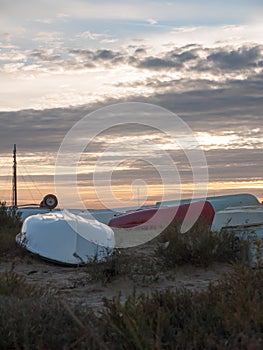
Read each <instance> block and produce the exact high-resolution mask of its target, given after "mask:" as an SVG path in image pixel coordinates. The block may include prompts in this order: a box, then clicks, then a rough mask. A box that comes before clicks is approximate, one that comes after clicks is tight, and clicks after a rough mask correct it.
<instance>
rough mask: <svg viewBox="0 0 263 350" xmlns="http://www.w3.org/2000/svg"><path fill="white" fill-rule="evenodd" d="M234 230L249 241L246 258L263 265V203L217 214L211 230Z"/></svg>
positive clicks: (255, 264) (254, 264)
mask: <svg viewBox="0 0 263 350" xmlns="http://www.w3.org/2000/svg"><path fill="white" fill-rule="evenodd" d="M222 230H224V231H225V232H232V233H234V234H235V237H237V238H238V239H242V240H245V241H246V242H247V243H248V249H247V256H246V260H247V263H248V265H249V266H251V267H258V266H262V267H263V205H256V206H246V207H232V208H227V209H225V210H221V211H218V212H217V213H216V214H215V217H214V220H213V223H212V227H211V231H213V232H222Z"/></svg>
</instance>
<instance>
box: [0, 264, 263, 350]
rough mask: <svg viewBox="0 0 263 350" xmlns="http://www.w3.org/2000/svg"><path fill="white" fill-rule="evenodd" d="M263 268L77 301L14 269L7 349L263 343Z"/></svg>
mask: <svg viewBox="0 0 263 350" xmlns="http://www.w3.org/2000/svg"><path fill="white" fill-rule="evenodd" d="M262 310H263V271H260V270H250V269H248V268H245V267H242V268H241V267H240V268H238V269H236V271H235V272H234V273H233V275H229V276H227V277H225V278H223V279H222V280H221V281H219V282H218V284H217V285H210V286H209V288H208V290H206V291H204V292H190V291H187V290H177V291H171V290H167V291H162V292H158V291H155V292H153V293H152V295H139V296H137V295H136V293H134V294H133V296H131V297H130V298H128V300H127V301H126V302H125V303H124V304H123V303H121V302H120V298H119V296H117V297H115V298H114V299H113V300H105V306H104V309H103V310H101V312H100V314H98V313H96V314H95V313H94V312H92V311H91V310H90V309H88V308H87V306H86V307H84V306H83V305H76V306H72V305H71V306H70V305H69V304H68V303H67V302H66V301H65V299H62V298H61V297H60V296H56V295H55V294H54V293H52V292H49V291H48V290H46V289H43V288H41V289H38V288H36V287H32V286H31V285H29V284H27V283H26V281H25V280H24V279H23V278H22V277H20V276H18V275H16V274H15V273H14V272H12V271H10V272H6V273H4V274H2V275H1V274H0V348H1V349H29V350H31V349H39V350H40V349H92V350H100V349H104V350H107V349H109V350H112V349H116V350H139V349H141V350H153V349H156V350H157V349H160V350H161V349H165V350H166V349H248V348H249V349H253V350H260V349H262V346H263V313H262Z"/></svg>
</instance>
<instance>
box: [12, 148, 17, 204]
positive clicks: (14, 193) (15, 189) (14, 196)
mask: <svg viewBox="0 0 263 350" xmlns="http://www.w3.org/2000/svg"><path fill="white" fill-rule="evenodd" d="M12 202H13V207H17V176H16V144H14V149H13V198H12Z"/></svg>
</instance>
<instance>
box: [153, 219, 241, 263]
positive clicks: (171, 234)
mask: <svg viewBox="0 0 263 350" xmlns="http://www.w3.org/2000/svg"><path fill="white" fill-rule="evenodd" d="M160 241H161V244H160V245H159V247H158V248H157V250H156V253H157V255H158V256H161V257H163V259H164V263H165V266H167V267H168V268H171V267H174V266H176V265H184V264H191V265H195V266H203V267H207V266H208V265H209V264H211V263H213V262H216V261H218V262H228V261H233V260H235V259H236V249H237V248H238V247H236V244H235V241H236V240H235V237H234V235H233V234H231V233H224V234H212V233H211V232H210V226H209V225H204V224H200V223H197V224H195V225H194V226H193V227H192V228H191V229H190V230H189V231H188V232H186V233H181V232H180V227H179V226H175V225H170V226H169V227H167V228H166V229H165V230H164V231H163V232H162V234H161V236H160ZM165 242H167V246H165V245H164V244H163V243H165Z"/></svg>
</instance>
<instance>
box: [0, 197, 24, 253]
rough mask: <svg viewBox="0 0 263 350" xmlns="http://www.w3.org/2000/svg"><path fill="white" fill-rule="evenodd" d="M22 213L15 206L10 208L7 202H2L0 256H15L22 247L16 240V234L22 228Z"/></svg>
mask: <svg viewBox="0 0 263 350" xmlns="http://www.w3.org/2000/svg"><path fill="white" fill-rule="evenodd" d="M21 225H22V223H21V220H20V214H19V213H18V212H17V210H16V209H15V208H8V207H7V206H6V203H5V202H0V257H3V256H6V255H11V256H14V255H16V254H17V253H18V252H21V249H20V248H19V247H18V245H17V244H16V242H15V236H16V235H17V234H18V232H19V230H20V228H21Z"/></svg>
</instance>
